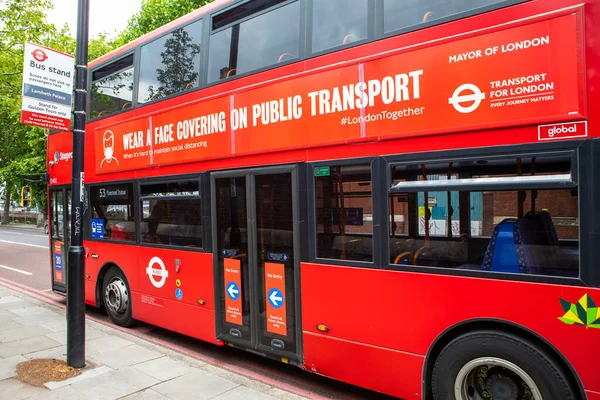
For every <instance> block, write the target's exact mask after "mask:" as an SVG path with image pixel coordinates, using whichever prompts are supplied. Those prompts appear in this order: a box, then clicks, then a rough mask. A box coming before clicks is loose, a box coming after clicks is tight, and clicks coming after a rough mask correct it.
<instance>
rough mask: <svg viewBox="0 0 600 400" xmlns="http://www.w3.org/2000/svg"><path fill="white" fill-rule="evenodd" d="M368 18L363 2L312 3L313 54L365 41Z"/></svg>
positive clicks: (319, 0) (332, 0)
mask: <svg viewBox="0 0 600 400" xmlns="http://www.w3.org/2000/svg"><path fill="white" fill-rule="evenodd" d="M368 15H369V3H368V2H367V1H365V0H314V1H313V12H312V21H313V23H312V51H313V53H317V52H320V51H323V50H327V49H330V48H333V47H338V46H343V45H348V44H350V43H352V42H356V41H359V40H363V39H366V38H367V22H368Z"/></svg>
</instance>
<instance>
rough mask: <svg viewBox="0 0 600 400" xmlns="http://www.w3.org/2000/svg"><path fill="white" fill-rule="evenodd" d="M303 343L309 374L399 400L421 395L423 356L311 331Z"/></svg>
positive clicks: (304, 336)
mask: <svg viewBox="0 0 600 400" xmlns="http://www.w3.org/2000/svg"><path fill="white" fill-rule="evenodd" d="M303 340H304V352H305V358H304V364H305V366H306V368H307V369H308V370H309V371H312V372H315V373H317V374H321V375H325V376H328V377H331V378H335V379H338V380H340V381H343V382H349V383H352V384H354V385H357V386H362V387H365V388H368V389H371V390H376V391H378V392H382V393H388V394H391V395H394V396H397V397H400V398H402V399H411V398H413V399H414V398H415V397H416V396H419V395H420V393H421V370H422V369H423V362H424V360H425V357H423V356H418V355H415V354H409V353H404V352H401V351H396V350H390V349H384V348H381V347H375V346H370V345H368V344H363V343H356V342H350V341H347V340H342V339H336V338H331V337H327V336H325V335H322V334H321V335H320V334H315V333H311V332H304V335H303ZM340 365H343V368H340Z"/></svg>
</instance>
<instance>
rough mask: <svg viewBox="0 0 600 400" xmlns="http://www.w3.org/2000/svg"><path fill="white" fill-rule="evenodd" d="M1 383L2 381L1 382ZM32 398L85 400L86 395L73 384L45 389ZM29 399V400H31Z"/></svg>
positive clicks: (39, 399)
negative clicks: (72, 385)
mask: <svg viewBox="0 0 600 400" xmlns="http://www.w3.org/2000/svg"><path fill="white" fill-rule="evenodd" d="M0 383H1V382H0ZM29 399H31V400H85V395H84V394H83V393H81V392H80V391H78V390H76V389H74V388H73V387H71V386H65V387H61V388H59V389H56V390H47V389H46V390H44V391H43V392H39V393H37V394H35V396H34V397H30V398H29ZM29 399H28V400H29Z"/></svg>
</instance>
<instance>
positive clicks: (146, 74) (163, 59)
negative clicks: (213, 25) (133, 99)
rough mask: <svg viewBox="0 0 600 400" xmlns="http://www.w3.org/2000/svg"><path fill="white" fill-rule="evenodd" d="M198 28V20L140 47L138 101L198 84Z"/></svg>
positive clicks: (200, 22)
mask: <svg viewBox="0 0 600 400" xmlns="http://www.w3.org/2000/svg"><path fill="white" fill-rule="evenodd" d="M201 32H202V21H198V22H195V23H193V24H191V25H189V26H187V27H185V28H181V29H178V30H176V31H174V32H173V33H170V34H168V35H166V36H164V37H162V38H160V39H157V40H155V41H154V42H152V43H149V44H147V45H145V46H143V47H142V50H141V62H140V83H139V95H138V101H139V102H140V103H145V102H148V101H152V100H156V99H159V98H161V97H165V96H169V95H172V94H175V93H180V92H183V91H185V90H188V89H191V88H194V87H197V86H198V82H199V75H200V74H199V71H200V38H201V36H200V35H201Z"/></svg>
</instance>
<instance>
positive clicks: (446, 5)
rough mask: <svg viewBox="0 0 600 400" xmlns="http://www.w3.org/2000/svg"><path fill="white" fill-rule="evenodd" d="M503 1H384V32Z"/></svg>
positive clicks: (502, 0) (416, 25) (415, 25)
mask: <svg viewBox="0 0 600 400" xmlns="http://www.w3.org/2000/svg"><path fill="white" fill-rule="evenodd" d="M504 1H505V0H404V1H398V0H384V4H383V24H384V30H385V32H386V33H387V32H392V31H396V30H399V29H406V28H409V27H413V26H414V27H416V28H418V25H421V24H424V23H428V22H431V21H435V20H437V19H440V18H445V17H449V16H452V15H456V14H461V13H464V12H470V11H474V10H476V9H478V8H481V7H485V6H489V5H494V4H498V3H502V2H504Z"/></svg>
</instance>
